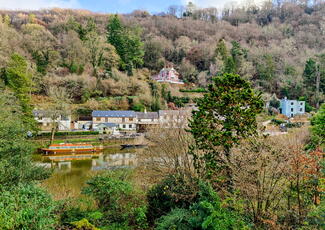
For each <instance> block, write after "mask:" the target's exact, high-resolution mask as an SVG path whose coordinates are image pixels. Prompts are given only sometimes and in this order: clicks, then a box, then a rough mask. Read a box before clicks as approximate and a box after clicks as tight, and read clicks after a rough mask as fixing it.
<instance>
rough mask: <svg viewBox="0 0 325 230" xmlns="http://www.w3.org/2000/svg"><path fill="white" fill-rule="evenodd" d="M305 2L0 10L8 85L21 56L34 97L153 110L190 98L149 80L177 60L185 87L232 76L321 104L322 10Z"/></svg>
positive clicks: (324, 77)
mask: <svg viewBox="0 0 325 230" xmlns="http://www.w3.org/2000/svg"><path fill="white" fill-rule="evenodd" d="M306 2H307V3H308V1H278V3H277V4H276V5H275V4H272V3H265V4H264V5H263V6H262V7H256V6H248V7H243V8H236V7H234V8H231V9H224V10H223V11H222V12H218V11H217V10H216V9H214V8H208V9H201V8H197V7H196V6H194V5H193V4H190V5H188V6H171V7H170V8H169V9H168V12H165V13H161V14H159V15H150V14H149V13H148V12H145V11H134V12H133V13H131V14H128V15H118V16H116V15H108V14H97V13H92V12H88V11H85V10H65V9H51V10H42V11H28V12H27V11H0V15H1V18H0V22H1V23H0V47H1V49H0V68H2V69H3V71H2V79H4V82H5V83H6V81H8V79H7V78H8V74H7V77H6V69H7V68H8V65H9V64H10V63H12V62H15V61H14V60H12V54H13V52H16V53H17V54H19V55H20V56H22V57H24V58H25V59H26V61H27V65H28V68H27V69H28V73H29V75H30V78H31V84H30V86H31V91H32V92H33V94H35V95H40V96H44V95H45V96H46V95H47V96H49V92H50V91H51V90H50V89H49V88H53V87H56V88H60V89H63V90H64V91H66V92H67V95H69V97H71V98H72V99H73V101H74V102H75V103H85V104H86V107H87V108H90V109H95V108H100V107H106V108H111V109H114V108H115V109H132V108H133V109H136V110H141V109H143V108H144V107H147V108H149V109H151V110H156V109H159V108H163V107H166V105H167V103H168V102H173V103H175V100H178V99H179V98H174V99H173V98H172V97H173V96H184V95H182V94H180V93H179V91H178V89H177V88H176V89H175V87H170V86H164V87H162V86H161V85H160V84H156V83H155V82H152V81H149V79H150V76H151V75H153V74H155V73H157V72H159V70H160V69H161V68H162V67H163V66H164V65H166V64H170V63H172V64H173V65H174V67H175V68H176V70H177V71H178V72H179V73H180V74H181V76H182V78H183V80H184V81H185V82H186V83H188V84H187V86H186V87H188V88H197V87H203V88H204V87H205V86H206V85H207V84H208V83H209V82H211V78H212V76H216V75H218V74H221V73H224V72H233V73H237V74H240V75H242V76H244V77H245V78H246V79H249V80H250V81H251V82H252V83H253V85H254V87H255V88H257V89H259V90H261V91H262V92H264V93H266V95H272V94H276V95H277V97H284V96H287V97H289V98H292V99H298V98H299V97H305V98H306V99H307V100H308V101H309V102H310V103H311V104H312V105H313V106H316V105H317V104H318V103H319V102H321V101H323V100H324V92H325V4H324V2H323V1H314V2H313V4H311V3H308V4H307V3H306ZM13 65H15V64H13ZM318 89H319V90H318ZM52 91H53V89H52ZM168 91H170V93H168ZM318 91H319V93H318ZM103 97H110V98H111V100H106V101H105V102H103V100H99V99H98V98H103ZM39 98H42V97H39ZM183 99H184V97H183V98H180V99H179V100H183ZM186 100H187V99H186V98H185V101H186ZM87 103H88V105H87ZM89 104H91V106H90V105H89ZM176 104H177V101H176Z"/></svg>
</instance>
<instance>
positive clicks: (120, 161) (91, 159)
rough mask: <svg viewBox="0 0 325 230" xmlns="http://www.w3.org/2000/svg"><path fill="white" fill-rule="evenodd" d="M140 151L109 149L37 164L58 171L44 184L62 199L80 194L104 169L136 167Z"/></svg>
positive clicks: (53, 157)
mask: <svg viewBox="0 0 325 230" xmlns="http://www.w3.org/2000/svg"><path fill="white" fill-rule="evenodd" d="M139 151H142V150H141V149H128V150H127V149H125V150H121V149H120V148H109V149H105V150H104V152H99V153H75V154H56V155H48V156H43V159H42V161H40V162H37V165H40V166H43V167H46V168H53V169H54V173H53V174H52V176H51V177H50V178H49V179H47V180H46V181H44V183H43V185H44V186H45V187H46V188H47V189H48V191H50V192H51V193H52V195H53V196H54V197H55V198H56V199H62V198H67V197H74V196H77V195H78V194H80V191H81V188H82V187H84V186H85V185H86V181H87V180H89V178H90V177H91V176H93V175H95V174H96V173H97V172H98V171H100V170H103V171H104V170H114V169H119V168H133V167H135V166H136V165H137V153H138V152H139Z"/></svg>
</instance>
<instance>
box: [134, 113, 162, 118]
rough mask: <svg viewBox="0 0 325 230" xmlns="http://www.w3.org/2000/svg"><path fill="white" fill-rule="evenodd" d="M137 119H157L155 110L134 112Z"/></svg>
mask: <svg viewBox="0 0 325 230" xmlns="http://www.w3.org/2000/svg"><path fill="white" fill-rule="evenodd" d="M136 115H137V118H138V119H158V113H157V112H145V113H143V112H136Z"/></svg>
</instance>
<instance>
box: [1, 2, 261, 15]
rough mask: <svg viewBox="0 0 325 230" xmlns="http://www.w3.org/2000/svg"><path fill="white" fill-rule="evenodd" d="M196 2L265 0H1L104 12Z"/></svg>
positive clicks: (9, 6)
mask: <svg viewBox="0 0 325 230" xmlns="http://www.w3.org/2000/svg"><path fill="white" fill-rule="evenodd" d="M189 1H192V2H194V4H195V5H197V6H198V7H211V6H213V7H217V8H219V9H220V8H222V7H223V6H224V5H227V4H231V3H233V2H235V1H237V2H239V3H240V2H243V1H245V2H247V1H248V2H250V3H253V2H255V3H257V4H259V3H260V2H262V1H265V0H0V9H12V10H16V9H25V10H26V9H29V10H37V9H44V8H53V7H60V8H73V9H87V10H90V11H94V12H103V13H130V12H132V11H133V10H136V9H142V10H147V11H149V12H150V13H157V12H162V11H166V10H167V8H168V6H170V5H181V4H187V3H188V2H189Z"/></svg>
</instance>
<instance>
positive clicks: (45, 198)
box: [0, 184, 57, 230]
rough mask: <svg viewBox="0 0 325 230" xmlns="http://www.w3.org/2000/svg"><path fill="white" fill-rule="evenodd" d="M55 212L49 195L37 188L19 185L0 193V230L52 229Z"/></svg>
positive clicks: (55, 219)
mask: <svg viewBox="0 0 325 230" xmlns="http://www.w3.org/2000/svg"><path fill="white" fill-rule="evenodd" d="M55 212H56V205H55V203H54V201H53V200H52V199H51V197H50V195H49V194H48V193H46V191H44V190H43V189H41V188H39V187H37V186H34V185H29V184H20V185H18V186H16V187H12V188H11V189H10V190H2V191H1V193H0V219H1V221H0V229H33V230H47V229H48V230H50V229H54V226H55V225H56V222H57V218H56V214H55Z"/></svg>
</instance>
